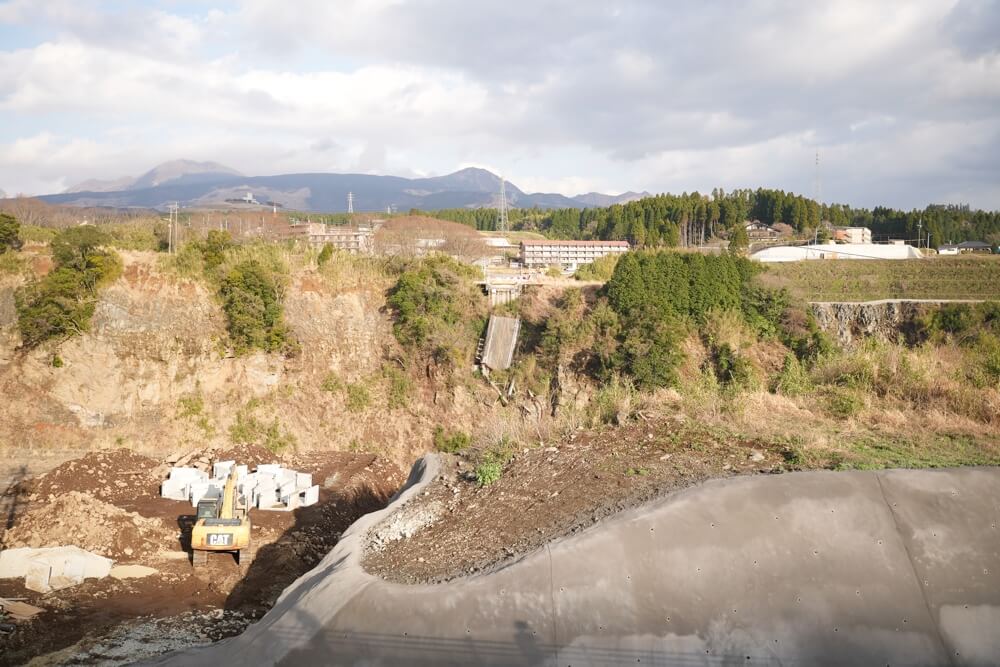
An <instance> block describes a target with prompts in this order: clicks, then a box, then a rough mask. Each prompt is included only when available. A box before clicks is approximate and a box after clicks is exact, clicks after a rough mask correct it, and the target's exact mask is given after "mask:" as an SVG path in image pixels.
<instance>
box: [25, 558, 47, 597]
mask: <svg viewBox="0 0 1000 667" xmlns="http://www.w3.org/2000/svg"><path fill="white" fill-rule="evenodd" d="M51 575H52V566H51V565H49V564H48V563H45V562H42V561H36V560H33V561H29V562H28V564H27V568H26V570H25V573H24V587H25V588H27V589H28V590H29V591H35V592H36V593H48V592H49V591H51V590H52V587H51V586H50V585H49V578H50V577H51Z"/></svg>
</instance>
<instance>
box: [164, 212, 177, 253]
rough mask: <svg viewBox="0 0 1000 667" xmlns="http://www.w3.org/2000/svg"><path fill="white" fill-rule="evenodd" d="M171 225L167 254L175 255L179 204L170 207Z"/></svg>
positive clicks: (168, 231) (168, 232) (168, 234)
mask: <svg viewBox="0 0 1000 667" xmlns="http://www.w3.org/2000/svg"><path fill="white" fill-rule="evenodd" d="M169 208H170V224H169V227H168V229H167V253H168V254H170V255H173V254H174V253H175V252H177V220H178V218H179V216H178V208H179V207H178V206H177V202H174V203H173V204H171V205H170V207H169Z"/></svg>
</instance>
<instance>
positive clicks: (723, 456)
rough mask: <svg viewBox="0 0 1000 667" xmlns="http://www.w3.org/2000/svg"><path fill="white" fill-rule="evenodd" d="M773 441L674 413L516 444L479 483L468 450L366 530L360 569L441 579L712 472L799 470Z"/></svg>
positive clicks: (487, 565)
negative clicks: (546, 443)
mask: <svg viewBox="0 0 1000 667" xmlns="http://www.w3.org/2000/svg"><path fill="white" fill-rule="evenodd" d="M793 458H794V456H793V454H792V453H791V452H790V451H788V450H787V449H785V448H784V446H782V445H781V444H778V443H773V442H766V441H757V440H742V439H734V438H733V437H732V435H731V434H725V433H716V432H714V431H712V430H711V429H709V428H706V427H704V426H699V425H694V424H690V423H686V422H684V421H683V420H680V419H677V418H660V419H655V420H640V421H638V422H636V423H632V424H629V425H626V426H621V427H611V426H607V427H604V428H601V429H596V430H592V431H580V432H578V433H577V434H575V435H573V436H570V437H569V438H567V439H565V440H564V441H562V442H560V443H558V444H557V445H556V446H551V447H538V448H528V449H523V450H520V451H518V452H517V453H516V454H514V455H513V457H512V458H511V459H510V461H509V462H508V463H507V464H506V466H505V467H504V472H503V474H502V476H501V477H500V479H499V480H497V481H495V482H493V483H492V484H489V485H486V486H480V485H479V484H478V483H477V481H476V475H475V464H476V460H475V456H470V457H462V456H448V457H446V459H445V463H444V465H443V467H442V474H441V475H440V476H439V477H438V478H437V479H436V480H434V482H433V483H432V484H431V485H430V486H429V487H428V488H427V489H426V490H425V491H424V493H423V494H422V495H421V496H418V497H417V498H416V499H414V500H411V501H410V502H408V503H407V504H406V505H405V506H403V507H402V508H401V509H400V510H398V511H397V512H395V513H394V514H393V515H392V516H391V517H390V518H389V519H388V520H386V521H384V522H383V523H382V524H380V525H379V526H377V527H376V528H375V529H373V530H372V532H371V533H370V535H369V539H368V542H367V548H366V553H365V558H364V561H363V564H364V567H365V569H366V570H368V571H369V572H370V573H372V574H377V575H379V576H381V577H383V578H384V579H387V580H391V581H397V582H401V583H426V582H443V581H447V580H450V579H453V578H455V577H459V576H463V575H468V574H473V573H476V572H482V571H487V570H490V569H492V568H495V567H498V566H501V565H503V564H505V563H508V562H511V561H513V560H515V559H516V558H517V557H518V556H520V555H522V554H526V553H529V552H531V551H533V550H535V549H537V548H538V547H540V546H542V545H544V544H545V543H547V542H549V541H551V540H552V539H555V538H557V537H560V536H563V535H567V534H570V533H574V532H577V531H579V530H582V529H583V528H586V527H587V526H590V525H592V524H594V523H596V522H598V521H599V520H600V519H602V518H603V517H605V516H608V515H611V514H614V513H616V512H619V511H621V510H624V509H627V508H629V507H633V506H636V505H639V504H641V503H643V502H645V501H648V500H650V499H652V498H656V497H658V496H661V495H663V494H666V493H669V492H671V491H675V490H678V489H682V488H685V487H688V486H692V485H694V484H697V483H699V482H702V481H705V480H707V479H711V478H717V477H729V476H734V475H750V474H772V473H779V472H783V471H786V470H790V469H792V468H794V467H798V466H796V465H794V464H793V462H792V461H790V460H789V459H793Z"/></svg>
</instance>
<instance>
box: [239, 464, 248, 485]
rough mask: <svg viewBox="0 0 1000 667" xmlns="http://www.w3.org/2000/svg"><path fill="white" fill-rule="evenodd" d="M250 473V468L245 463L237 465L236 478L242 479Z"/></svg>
mask: <svg viewBox="0 0 1000 667" xmlns="http://www.w3.org/2000/svg"><path fill="white" fill-rule="evenodd" d="M248 474H250V468H249V467H248V466H245V465H239V466H236V480H237V481H242V480H244V479H246V477H247V475H248Z"/></svg>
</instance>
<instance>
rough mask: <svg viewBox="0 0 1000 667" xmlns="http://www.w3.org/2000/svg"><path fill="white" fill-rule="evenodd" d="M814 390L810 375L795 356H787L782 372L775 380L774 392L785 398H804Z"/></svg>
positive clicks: (782, 365)
mask: <svg viewBox="0 0 1000 667" xmlns="http://www.w3.org/2000/svg"><path fill="white" fill-rule="evenodd" d="M811 389H812V382H811V381H810V379H809V373H807V372H806V369H805V368H803V367H802V362H801V361H799V359H798V357H796V356H795V355H794V354H786V355H785V360H784V362H783V363H782V364H781V371H780V372H779V373H778V376H777V377H776V378H775V379H774V382H773V385H772V391H773V392H775V393H777V394H782V395H784V396H792V397H795V396H802V395H803V394H806V393H808V392H809V391H810V390H811Z"/></svg>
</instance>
